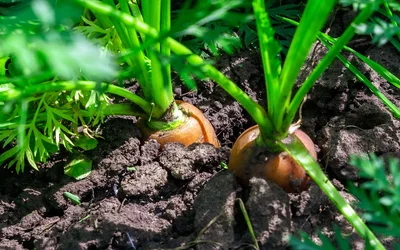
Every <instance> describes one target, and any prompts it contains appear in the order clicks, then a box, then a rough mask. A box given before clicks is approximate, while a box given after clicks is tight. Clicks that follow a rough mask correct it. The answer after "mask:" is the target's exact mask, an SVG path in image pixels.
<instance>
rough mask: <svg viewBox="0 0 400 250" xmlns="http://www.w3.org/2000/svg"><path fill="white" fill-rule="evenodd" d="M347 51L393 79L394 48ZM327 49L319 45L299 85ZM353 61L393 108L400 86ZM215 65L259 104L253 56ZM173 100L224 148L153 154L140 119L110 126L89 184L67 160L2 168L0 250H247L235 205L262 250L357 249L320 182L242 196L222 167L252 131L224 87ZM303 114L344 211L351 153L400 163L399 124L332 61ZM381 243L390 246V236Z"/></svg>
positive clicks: (352, 172)
mask: <svg viewBox="0 0 400 250" xmlns="http://www.w3.org/2000/svg"><path fill="white" fill-rule="evenodd" d="M346 18H349V17H347V16H346V15H341V16H340V18H336V19H335V23H339V24H341V23H346V22H347V21H346V20H347V19H346ZM333 27H335V29H333ZM340 27H341V25H332V28H331V30H330V32H331V33H332V34H333V35H337V34H339V32H340ZM353 47H354V48H355V49H356V50H357V49H358V50H361V52H362V53H364V54H366V55H368V56H369V57H370V58H372V59H373V60H375V61H377V62H379V63H381V64H382V65H383V66H385V67H387V68H388V69H389V70H390V71H391V72H392V73H393V74H395V75H397V76H399V75H400V69H399V67H398V65H400V56H399V54H398V52H397V51H396V50H395V49H394V48H393V47H391V46H390V45H387V46H384V47H381V48H378V47H374V46H367V47H365V44H361V45H359V46H358V45H357V43H355V44H354V46H353ZM325 52H326V50H325V49H324V48H323V47H322V46H321V45H319V44H316V45H315V49H314V50H313V53H312V54H310V57H309V59H308V63H307V65H306V67H305V68H304V71H303V73H302V75H301V76H300V78H299V80H301V79H304V78H305V77H306V76H307V74H308V73H309V72H310V68H311V67H312V66H313V65H315V63H316V62H317V61H318V60H319V59H320V58H321V56H322V55H323V54H324V53H325ZM348 57H349V59H350V60H351V61H352V62H354V63H355V64H356V65H358V66H359V68H361V69H362V71H363V72H364V73H365V74H366V75H367V76H368V77H369V78H370V79H371V80H372V82H373V83H374V84H375V85H376V86H377V87H378V88H379V89H380V90H381V91H382V92H383V93H385V94H386V95H387V96H388V98H389V99H390V100H391V101H392V102H394V103H395V104H396V105H397V106H398V107H399V106H400V90H399V89H396V88H394V87H392V86H390V85H389V84H388V83H387V82H386V81H385V80H383V79H382V78H380V77H379V76H378V75H377V74H376V73H374V72H373V71H372V70H370V69H369V68H368V67H367V66H365V65H364V64H362V63H361V62H360V61H358V60H357V59H356V58H354V57H352V56H349V55H348ZM217 67H218V68H219V69H221V70H222V72H223V73H225V74H226V75H227V76H228V77H230V78H231V79H233V80H234V81H235V82H236V83H238V84H239V85H240V87H241V88H242V89H243V90H245V91H246V92H247V93H248V94H249V95H250V96H251V97H252V98H253V99H255V100H257V101H258V102H259V103H260V104H262V105H265V91H264V83H263V80H264V79H263V74H262V68H261V62H260V57H259V55H258V54H257V52H254V51H249V50H245V51H243V52H240V53H238V54H236V55H234V56H222V57H221V58H219V60H218V64H217ZM133 88H134V87H133ZM174 92H175V95H176V98H177V99H181V100H184V101H187V102H190V103H192V104H194V105H196V106H197V107H198V108H200V109H201V110H202V111H203V112H204V114H205V115H206V117H207V118H208V119H209V120H210V121H211V123H212V124H213V126H214V127H215V129H216V133H217V135H218V138H219V140H220V141H221V144H222V146H223V147H222V148H220V149H215V148H214V147H213V146H211V145H208V144H194V145H192V146H190V147H188V148H185V147H183V146H182V145H179V144H168V145H166V146H165V148H163V149H160V147H159V145H158V143H157V142H155V141H147V142H144V143H143V142H141V135H140V132H139V131H138V130H137V128H136V127H135V123H136V119H135V118H132V117H111V118H108V119H107V120H106V121H105V123H104V124H103V126H102V127H101V136H102V137H103V139H99V141H100V142H99V145H98V147H97V148H96V149H94V150H92V151H88V152H85V154H86V155H87V157H89V158H91V159H92V160H93V163H94V170H93V171H92V173H91V175H90V176H89V177H87V178H86V179H83V180H80V181H75V180H73V179H71V178H70V177H68V176H65V175H64V174H63V166H64V165H65V164H66V162H67V161H68V158H67V157H66V155H67V154H66V153H65V152H60V153H59V154H57V155H54V156H53V157H52V159H51V160H50V161H49V162H48V163H46V164H44V165H43V166H42V168H41V169H40V170H39V171H33V170H28V171H25V173H23V174H20V175H16V174H15V173H13V172H12V171H11V170H6V169H0V176H1V182H0V239H1V240H0V249H87V250H97V249H170V248H178V247H180V248H179V249H251V244H252V239H251V237H250V234H249V232H248V229H247V226H246V224H245V221H244V219H243V213H242V211H241V210H240V208H239V205H238V204H239V203H238V200H239V199H240V200H242V201H243V202H244V204H245V207H246V209H247V211H248V213H249V216H250V220H251V221H252V224H253V228H254V231H255V234H256V235H257V236H258V241H259V244H260V248H261V249H286V248H287V236H289V235H290V234H298V232H300V231H304V232H306V233H307V234H309V235H310V236H311V238H312V239H314V240H315V241H318V239H317V234H318V232H319V231H322V232H323V233H324V234H325V235H327V236H328V237H331V238H332V237H333V226H334V225H338V226H339V227H340V228H341V230H342V232H343V233H344V234H346V235H349V236H350V239H351V244H352V248H353V249H364V243H363V241H362V239H361V238H360V237H359V236H358V235H357V234H356V233H355V232H354V230H353V229H352V227H351V226H350V225H349V224H348V223H347V222H346V220H345V219H344V217H343V216H342V215H341V214H340V213H339V212H338V211H337V209H336V208H335V206H334V205H333V204H332V203H331V202H330V201H329V200H328V198H327V197H326V196H325V195H324V194H323V193H322V191H321V190H320V189H319V187H318V186H316V185H315V184H313V185H311V187H310V189H309V190H307V191H304V192H302V193H299V194H289V195H288V194H286V193H285V192H284V191H283V190H282V189H281V188H280V187H278V186H277V185H275V184H274V183H271V182H268V181H265V180H262V179H257V178H254V179H252V180H251V182H250V186H249V187H248V188H243V187H241V186H240V185H239V184H238V183H237V182H236V180H235V177H234V176H232V175H231V174H230V173H229V172H228V171H226V170H224V169H223V168H222V167H221V162H225V163H227V161H228V157H229V152H230V147H231V146H232V143H233V142H234V141H235V139H236V138H237V137H238V136H239V135H240V133H241V132H243V131H244V130H245V129H246V128H248V127H250V126H251V125H253V124H254V123H253V122H252V121H251V119H250V117H249V115H248V114H247V113H246V112H245V111H244V110H243V109H242V108H241V107H240V106H239V105H238V103H237V102H235V101H234V100H233V99H232V98H231V97H229V96H228V95H227V94H226V93H225V92H224V91H223V90H222V89H221V88H220V87H219V86H217V85H215V84H214V83H213V82H210V81H204V82H202V83H201V84H199V90H198V91H197V92H190V91H188V90H187V89H186V88H185V87H183V86H182V85H179V84H177V85H176V87H175V89H174ZM302 114H303V115H302V122H303V123H302V124H303V125H302V129H303V130H304V131H305V132H307V133H308V134H309V135H310V136H311V138H313V139H314V142H315V143H316V147H317V150H318V157H319V162H320V164H321V166H323V169H324V170H325V172H326V173H327V174H328V176H329V177H330V179H331V180H332V181H333V182H334V184H335V185H336V187H337V188H338V189H339V190H340V192H341V194H342V195H343V196H344V197H345V198H346V199H347V200H348V201H350V202H354V201H355V198H354V197H353V196H352V195H351V194H349V193H348V192H347V191H346V189H345V185H346V184H347V181H349V180H354V181H357V180H358V179H357V170H356V169H355V168H354V167H352V166H350V165H349V164H348V159H349V156H350V155H351V154H362V153H369V152H375V153H376V154H378V155H383V154H385V155H386V154H397V155H399V154H400V132H399V131H400V121H399V120H396V119H394V118H393V116H392V115H391V114H390V112H389V111H388V110H387V109H386V108H385V106H384V105H383V104H382V103H381V101H380V100H378V98H377V97H375V96H374V95H373V94H371V92H370V91H369V90H368V88H366V87H365V86H364V85H363V84H362V83H360V82H359V81H357V79H356V78H355V77H354V76H353V75H352V74H351V73H350V72H348V71H347V70H346V69H345V68H344V67H343V65H342V64H341V63H340V62H338V61H336V62H335V63H333V64H332V66H331V67H330V68H329V70H328V71H326V72H325V73H324V75H323V76H322V77H321V78H320V79H319V80H318V82H317V83H316V85H315V87H314V88H313V90H312V91H311V93H310V95H309V96H308V99H307V101H306V102H305V104H304V106H303V112H302ZM131 167H135V170H132V169H131ZM128 168H129V169H128ZM64 192H71V193H73V194H76V195H78V196H79V197H80V198H81V201H82V204H81V205H75V204H73V203H72V202H71V201H69V200H67V199H66V198H64V196H63V193H64ZM384 244H385V246H386V247H388V249H391V248H393V240H392V239H384Z"/></svg>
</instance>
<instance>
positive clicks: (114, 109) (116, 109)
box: [0, 103, 148, 130]
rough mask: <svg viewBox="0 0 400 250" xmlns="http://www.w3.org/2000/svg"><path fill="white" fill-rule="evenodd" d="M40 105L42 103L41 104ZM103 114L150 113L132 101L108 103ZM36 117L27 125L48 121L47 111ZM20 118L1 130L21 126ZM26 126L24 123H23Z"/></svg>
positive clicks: (85, 113)
mask: <svg viewBox="0 0 400 250" xmlns="http://www.w3.org/2000/svg"><path fill="white" fill-rule="evenodd" d="M39 105H40V104H39ZM37 110H39V109H37ZM102 113H103V115H105V116H113V115H129V116H137V117H147V116H148V115H147V114H146V113H144V112H143V110H141V109H139V108H136V107H135V106H133V105H132V104H131V103H117V104H108V105H107V106H106V107H105V108H104V109H103V110H102ZM74 114H75V112H74V111H70V112H66V113H65V115H68V116H73V115H74ZM35 115H36V117H32V118H28V120H27V122H26V124H25V126H27V125H30V124H32V123H41V122H46V121H47V114H46V113H40V114H39V113H38V114H35ZM79 115H80V116H81V117H93V115H94V114H93V112H89V111H86V110H80V111H79ZM20 125H21V124H20V118H15V119H13V120H11V121H8V122H7V123H1V124H0V130H7V129H14V128H15V127H16V126H20ZM23 126H24V125H23Z"/></svg>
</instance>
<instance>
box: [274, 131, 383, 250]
mask: <svg viewBox="0 0 400 250" xmlns="http://www.w3.org/2000/svg"><path fill="white" fill-rule="evenodd" d="M279 144H280V145H281V146H282V147H283V148H284V149H285V151H286V152H287V153H288V154H289V155H290V156H291V157H293V159H295V160H296V162H297V163H299V164H300V165H301V166H303V168H304V169H305V170H306V171H307V174H308V175H309V176H310V177H311V178H312V179H313V180H314V181H315V182H316V183H317V184H318V186H319V187H320V188H321V189H322V190H323V191H324V193H325V194H326V195H327V196H328V197H329V199H330V200H331V201H332V202H333V203H334V204H335V205H336V207H337V208H338V209H339V210H340V212H341V213H342V214H343V215H344V216H345V217H346V219H347V220H348V221H349V222H350V223H351V225H352V226H353V227H354V228H355V229H356V231H357V232H358V233H359V234H360V235H361V237H363V238H364V239H365V240H368V241H369V243H370V244H371V246H372V247H373V249H378V250H384V249H385V248H384V247H383V245H382V243H381V242H380V241H379V240H378V238H377V237H376V236H375V235H374V233H373V232H372V231H371V230H370V229H369V228H368V227H367V226H366V225H365V223H364V221H363V220H362V219H361V218H360V217H359V216H358V215H357V213H356V212H355V211H354V209H353V208H352V207H351V206H350V205H349V204H348V203H347V202H346V200H345V199H343V197H342V196H341V195H340V193H339V192H338V191H337V189H336V188H335V186H333V184H332V183H331V182H330V181H329V179H328V178H327V177H326V175H325V174H324V172H323V171H322V170H321V168H320V167H319V165H318V163H316V162H315V161H314V159H313V158H312V157H311V156H310V154H309V153H308V151H307V149H306V148H305V146H304V145H303V143H302V142H301V141H300V140H298V139H297V138H296V137H295V136H292V137H291V139H289V138H287V139H285V140H283V141H281V142H279Z"/></svg>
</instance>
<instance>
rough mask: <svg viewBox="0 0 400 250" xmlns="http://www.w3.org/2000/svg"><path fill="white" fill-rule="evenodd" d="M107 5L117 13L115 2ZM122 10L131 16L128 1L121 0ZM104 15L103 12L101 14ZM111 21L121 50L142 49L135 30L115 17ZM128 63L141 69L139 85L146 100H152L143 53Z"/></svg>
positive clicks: (105, 5) (139, 52) (140, 52)
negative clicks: (120, 42)
mask: <svg viewBox="0 0 400 250" xmlns="http://www.w3.org/2000/svg"><path fill="white" fill-rule="evenodd" d="M103 1H104V2H105V3H106V4H103V6H104V7H105V8H108V9H111V10H114V11H117V9H116V7H115V4H114V0H103ZM120 3H122V4H121V9H122V10H123V11H125V12H126V13H129V14H127V15H128V16H129V15H130V11H129V7H128V8H127V5H126V1H125V0H121V1H120ZM99 13H100V14H102V12H99ZM110 20H111V21H112V23H113V25H114V27H115V30H116V31H117V33H118V36H119V37H120V39H121V41H122V44H123V46H124V48H120V50H124V49H129V48H140V42H139V38H138V36H137V34H136V31H135V30H131V29H130V28H129V27H126V26H125V25H123V23H121V22H119V20H118V19H115V17H113V16H110ZM127 63H128V64H129V65H130V66H131V67H134V68H139V69H140V70H138V71H137V78H138V80H139V83H140V84H141V86H142V89H143V94H144V97H145V99H146V100H150V98H151V93H150V91H149V90H148V89H149V87H146V86H148V85H149V83H150V78H149V74H148V70H147V68H146V62H145V56H144V54H143V51H141V50H138V51H136V53H135V55H134V56H132V57H130V58H128V59H127Z"/></svg>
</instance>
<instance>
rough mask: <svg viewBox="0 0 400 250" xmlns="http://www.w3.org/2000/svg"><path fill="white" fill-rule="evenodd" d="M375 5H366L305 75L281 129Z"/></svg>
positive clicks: (291, 120) (372, 11) (289, 120)
mask: <svg viewBox="0 0 400 250" xmlns="http://www.w3.org/2000/svg"><path fill="white" fill-rule="evenodd" d="M375 9H376V6H375V4H374V3H372V4H369V5H368V6H366V7H365V8H364V9H363V10H362V11H361V13H360V14H358V15H357V17H356V18H355V19H354V20H353V22H352V23H351V25H349V27H348V28H347V29H346V30H345V32H344V33H343V34H342V35H341V36H340V38H339V39H338V40H337V41H336V43H335V45H334V46H333V47H332V49H331V50H329V52H328V53H327V54H326V55H325V57H324V58H323V59H322V60H321V62H320V63H319V64H318V66H317V67H316V68H315V69H314V70H313V72H312V73H311V74H310V75H309V76H308V77H307V79H306V80H305V81H304V83H303V84H302V85H301V87H300V89H299V90H298V91H297V93H296V94H295V96H294V97H293V99H292V101H291V102H290V105H289V108H288V110H287V114H286V116H285V119H284V122H283V129H288V128H289V127H290V125H291V124H292V122H293V119H294V117H295V115H296V113H297V111H298V109H299V107H300V105H301V103H302V102H303V100H304V98H305V96H306V95H307V93H308V92H309V91H310V89H311V88H312V86H313V85H314V83H315V82H316V81H317V80H318V78H319V77H320V76H321V75H322V73H323V72H324V71H325V70H326V69H327V68H328V67H329V65H331V63H332V61H333V60H334V59H335V58H336V56H337V55H338V54H339V53H340V51H341V50H342V48H343V47H344V46H345V45H346V44H347V43H348V42H349V41H350V40H351V38H352V37H353V36H354V34H355V32H356V28H355V26H356V25H359V24H361V23H363V22H365V21H366V20H367V19H368V18H369V17H370V16H371V15H372V13H374V10H375Z"/></svg>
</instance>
